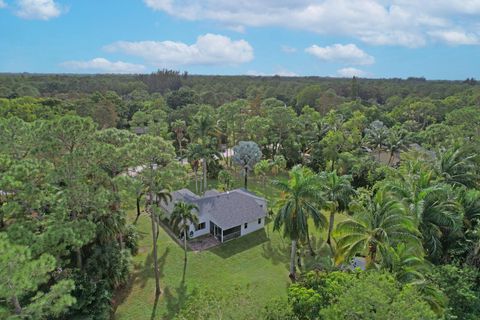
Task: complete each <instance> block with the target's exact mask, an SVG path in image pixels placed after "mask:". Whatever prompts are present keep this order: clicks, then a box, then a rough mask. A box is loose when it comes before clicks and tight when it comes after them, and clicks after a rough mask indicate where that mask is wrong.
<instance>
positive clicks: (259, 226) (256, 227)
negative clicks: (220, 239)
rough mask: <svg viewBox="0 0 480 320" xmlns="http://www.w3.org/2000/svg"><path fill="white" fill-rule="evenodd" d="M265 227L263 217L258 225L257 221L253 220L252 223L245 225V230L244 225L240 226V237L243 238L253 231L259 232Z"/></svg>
mask: <svg viewBox="0 0 480 320" xmlns="http://www.w3.org/2000/svg"><path fill="white" fill-rule="evenodd" d="M264 225H265V217H263V218H262V221H260V223H258V219H256V220H254V221H250V222H248V223H247V228H245V224H242V228H241V230H242V233H241V236H244V235H246V234H249V233H251V232H253V231H257V230H260V229H262V228H263V226H264Z"/></svg>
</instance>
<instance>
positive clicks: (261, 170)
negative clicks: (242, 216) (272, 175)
mask: <svg viewBox="0 0 480 320" xmlns="http://www.w3.org/2000/svg"><path fill="white" fill-rule="evenodd" d="M253 170H254V172H255V175H256V176H260V179H261V180H262V186H263V192H265V189H266V181H267V174H268V172H269V171H270V170H271V162H270V161H268V160H266V159H263V160H260V161H259V162H257V164H256V165H255V167H253Z"/></svg>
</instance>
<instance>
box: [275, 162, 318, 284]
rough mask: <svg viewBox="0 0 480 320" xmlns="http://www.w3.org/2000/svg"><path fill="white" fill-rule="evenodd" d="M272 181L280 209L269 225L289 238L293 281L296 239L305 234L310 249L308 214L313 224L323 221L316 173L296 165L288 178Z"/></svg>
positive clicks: (303, 236) (293, 279) (300, 238)
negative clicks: (272, 223)
mask: <svg viewBox="0 0 480 320" xmlns="http://www.w3.org/2000/svg"><path fill="white" fill-rule="evenodd" d="M274 183H275V184H276V185H277V187H278V188H279V189H280V190H281V192H282V193H281V198H280V200H279V201H278V203H277V204H278V206H279V207H280V209H279V211H278V214H277V216H276V217H275V220H274V226H273V229H274V230H275V231H277V230H280V228H282V227H283V235H284V236H285V237H287V238H289V239H290V240H291V241H292V248H291V255H290V278H291V279H292V281H295V280H296V272H295V256H296V252H297V242H298V241H299V240H303V239H305V238H306V239H307V241H308V244H309V248H310V251H311V253H313V249H312V247H311V244H310V239H309V230H308V218H309V217H311V218H312V219H313V222H314V224H315V226H316V227H317V228H318V227H324V226H325V225H326V219H325V217H324V216H323V215H322V214H321V213H320V210H319V209H318V208H319V206H320V205H321V204H322V202H323V200H322V199H321V198H320V192H319V190H318V183H317V177H316V176H315V175H314V174H313V173H312V172H311V171H310V170H309V169H308V168H304V167H301V166H296V167H294V168H293V169H292V170H291V171H290V179H289V180H288V181H286V182H285V181H275V182H274Z"/></svg>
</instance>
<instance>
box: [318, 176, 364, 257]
mask: <svg viewBox="0 0 480 320" xmlns="http://www.w3.org/2000/svg"><path fill="white" fill-rule="evenodd" d="M351 180H352V177H351V176H349V175H343V176H338V175H337V172H336V171H332V172H322V173H320V183H321V189H322V192H323V196H324V198H325V205H326V206H325V208H326V209H327V210H328V211H329V212H330V222H329V224H328V235H327V243H328V245H329V246H330V248H332V244H331V236H332V231H333V226H334V224H335V214H336V213H337V212H342V211H344V210H346V209H347V208H348V204H349V202H350V199H351V197H352V196H353V195H354V194H355V190H354V189H353V187H352V185H351V184H350V181H351Z"/></svg>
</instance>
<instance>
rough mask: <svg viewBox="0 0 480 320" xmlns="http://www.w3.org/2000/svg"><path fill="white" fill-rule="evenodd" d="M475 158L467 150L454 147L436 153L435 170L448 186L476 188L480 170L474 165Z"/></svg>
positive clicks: (475, 155)
mask: <svg viewBox="0 0 480 320" xmlns="http://www.w3.org/2000/svg"><path fill="white" fill-rule="evenodd" d="M477 157H478V155H477V154H476V153H475V152H472V151H471V150H469V149H468V148H466V147H459V146H455V147H453V148H451V149H448V150H445V151H441V152H438V153H437V158H436V168H435V169H436V171H437V174H438V175H439V176H441V177H442V179H443V180H444V181H445V182H446V183H448V184H451V185H454V186H464V187H467V188H476V187H478V186H479V181H480V170H479V169H478V167H477V164H476V163H475V159H476V158H477Z"/></svg>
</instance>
